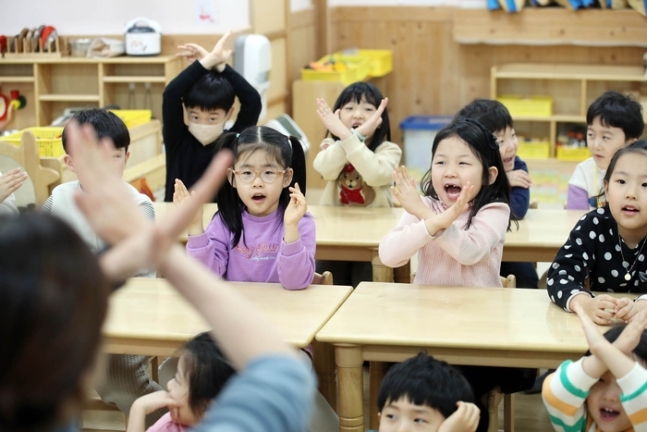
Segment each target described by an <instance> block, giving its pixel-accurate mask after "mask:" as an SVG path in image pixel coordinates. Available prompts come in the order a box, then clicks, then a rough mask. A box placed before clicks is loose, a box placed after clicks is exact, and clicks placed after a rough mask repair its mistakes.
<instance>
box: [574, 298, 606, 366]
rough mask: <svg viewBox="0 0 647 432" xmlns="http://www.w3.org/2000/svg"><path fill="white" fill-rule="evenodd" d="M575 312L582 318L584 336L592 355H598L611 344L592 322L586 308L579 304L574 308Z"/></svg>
mask: <svg viewBox="0 0 647 432" xmlns="http://www.w3.org/2000/svg"><path fill="white" fill-rule="evenodd" d="M573 312H575V313H576V314H577V316H578V317H579V318H580V322H581V323H582V329H583V330H584V336H585V337H586V342H587V343H588V344H589V348H590V349H591V353H593V354H596V353H597V352H598V351H599V349H601V348H602V347H603V346H604V345H607V344H609V341H607V340H606V339H605V338H604V336H603V335H602V333H600V331H599V330H598V327H597V326H596V325H595V323H594V322H593V321H591V318H589V315H588V313H587V311H586V310H585V308H584V307H582V306H581V305H580V304H579V303H578V304H576V306H575V307H574V308H573Z"/></svg>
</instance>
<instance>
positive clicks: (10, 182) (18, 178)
mask: <svg viewBox="0 0 647 432" xmlns="http://www.w3.org/2000/svg"><path fill="white" fill-rule="evenodd" d="M25 180H27V173H26V172H21V171H20V168H14V169H12V170H11V171H7V172H6V173H4V174H2V175H0V203H1V202H2V201H4V200H6V199H7V198H8V197H9V195H11V194H12V193H14V192H15V191H17V190H18V189H20V186H22V185H23V183H25Z"/></svg>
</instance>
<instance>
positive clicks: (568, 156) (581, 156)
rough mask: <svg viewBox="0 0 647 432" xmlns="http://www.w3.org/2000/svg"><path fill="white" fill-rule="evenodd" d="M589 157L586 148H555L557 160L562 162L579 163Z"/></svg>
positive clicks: (589, 153) (589, 154)
mask: <svg viewBox="0 0 647 432" xmlns="http://www.w3.org/2000/svg"><path fill="white" fill-rule="evenodd" d="M590 157H591V152H590V151H589V148H588V147H564V146H557V159H559V160H563V161H572V162H581V161H583V160H585V159H588V158H590Z"/></svg>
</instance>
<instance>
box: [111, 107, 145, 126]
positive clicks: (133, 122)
mask: <svg viewBox="0 0 647 432" xmlns="http://www.w3.org/2000/svg"><path fill="white" fill-rule="evenodd" d="M110 112H113V113H115V114H116V115H117V116H118V117H119V118H120V119H122V120H123V121H124V123H126V127H127V128H128V129H131V128H134V127H137V126H140V125H143V124H145V123H148V122H149V121H151V117H153V112H152V111H151V110H110Z"/></svg>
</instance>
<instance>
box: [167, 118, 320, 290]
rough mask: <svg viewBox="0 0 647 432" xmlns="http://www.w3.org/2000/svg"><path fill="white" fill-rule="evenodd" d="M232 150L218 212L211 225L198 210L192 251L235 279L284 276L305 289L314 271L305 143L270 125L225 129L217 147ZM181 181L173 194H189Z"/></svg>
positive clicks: (288, 283)
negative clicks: (228, 130) (225, 132)
mask: <svg viewBox="0 0 647 432" xmlns="http://www.w3.org/2000/svg"><path fill="white" fill-rule="evenodd" d="M223 150H231V151H232V152H233V153H234V155H236V156H235V163H234V165H233V166H232V167H231V168H230V169H229V171H228V174H227V179H228V183H226V184H224V185H223V186H222V188H221V190H220V192H219V193H218V196H217V198H216V202H217V203H218V212H217V213H216V215H215V216H214V218H213V220H212V221H211V223H210V224H209V226H208V227H207V229H206V231H205V230H204V229H203V226H202V215H201V213H200V214H197V215H196V218H195V219H194V223H193V224H192V225H191V226H190V227H189V240H188V243H187V245H186V250H187V253H188V254H189V255H191V256H193V257H195V258H197V259H198V260H199V261H201V262H203V263H204V264H205V265H206V266H207V267H209V268H210V269H212V270H213V271H214V272H216V273H217V274H219V275H220V276H222V277H224V278H225V279H227V280H229V281H248V282H279V283H281V285H283V286H284V287H285V288H286V289H290V290H294V289H303V288H306V287H307V286H308V285H310V284H311V283H312V278H313V277H314V273H315V263H314V255H315V244H316V239H315V223H314V219H313V218H312V216H311V215H310V214H309V213H307V209H308V207H307V205H306V201H305V197H304V194H303V193H302V192H301V187H303V192H305V181H306V170H305V165H306V162H305V155H304V153H303V148H302V147H301V144H300V143H299V140H297V139H296V138H294V137H286V136H285V135H283V134H282V133H280V132H277V131H275V130H274V129H270V128H268V127H264V126H261V127H250V128H247V129H245V130H244V131H242V133H240V134H236V133H227V134H224V135H222V136H221V137H220V138H219V139H218V142H217V143H216V151H217V152H220V151H223ZM188 196H189V195H188V192H187V190H186V188H185V187H184V185H183V184H182V182H180V181H177V183H176V193H175V196H174V200H175V201H176V202H180V201H182V200H183V199H185V198H186V197H188Z"/></svg>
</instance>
